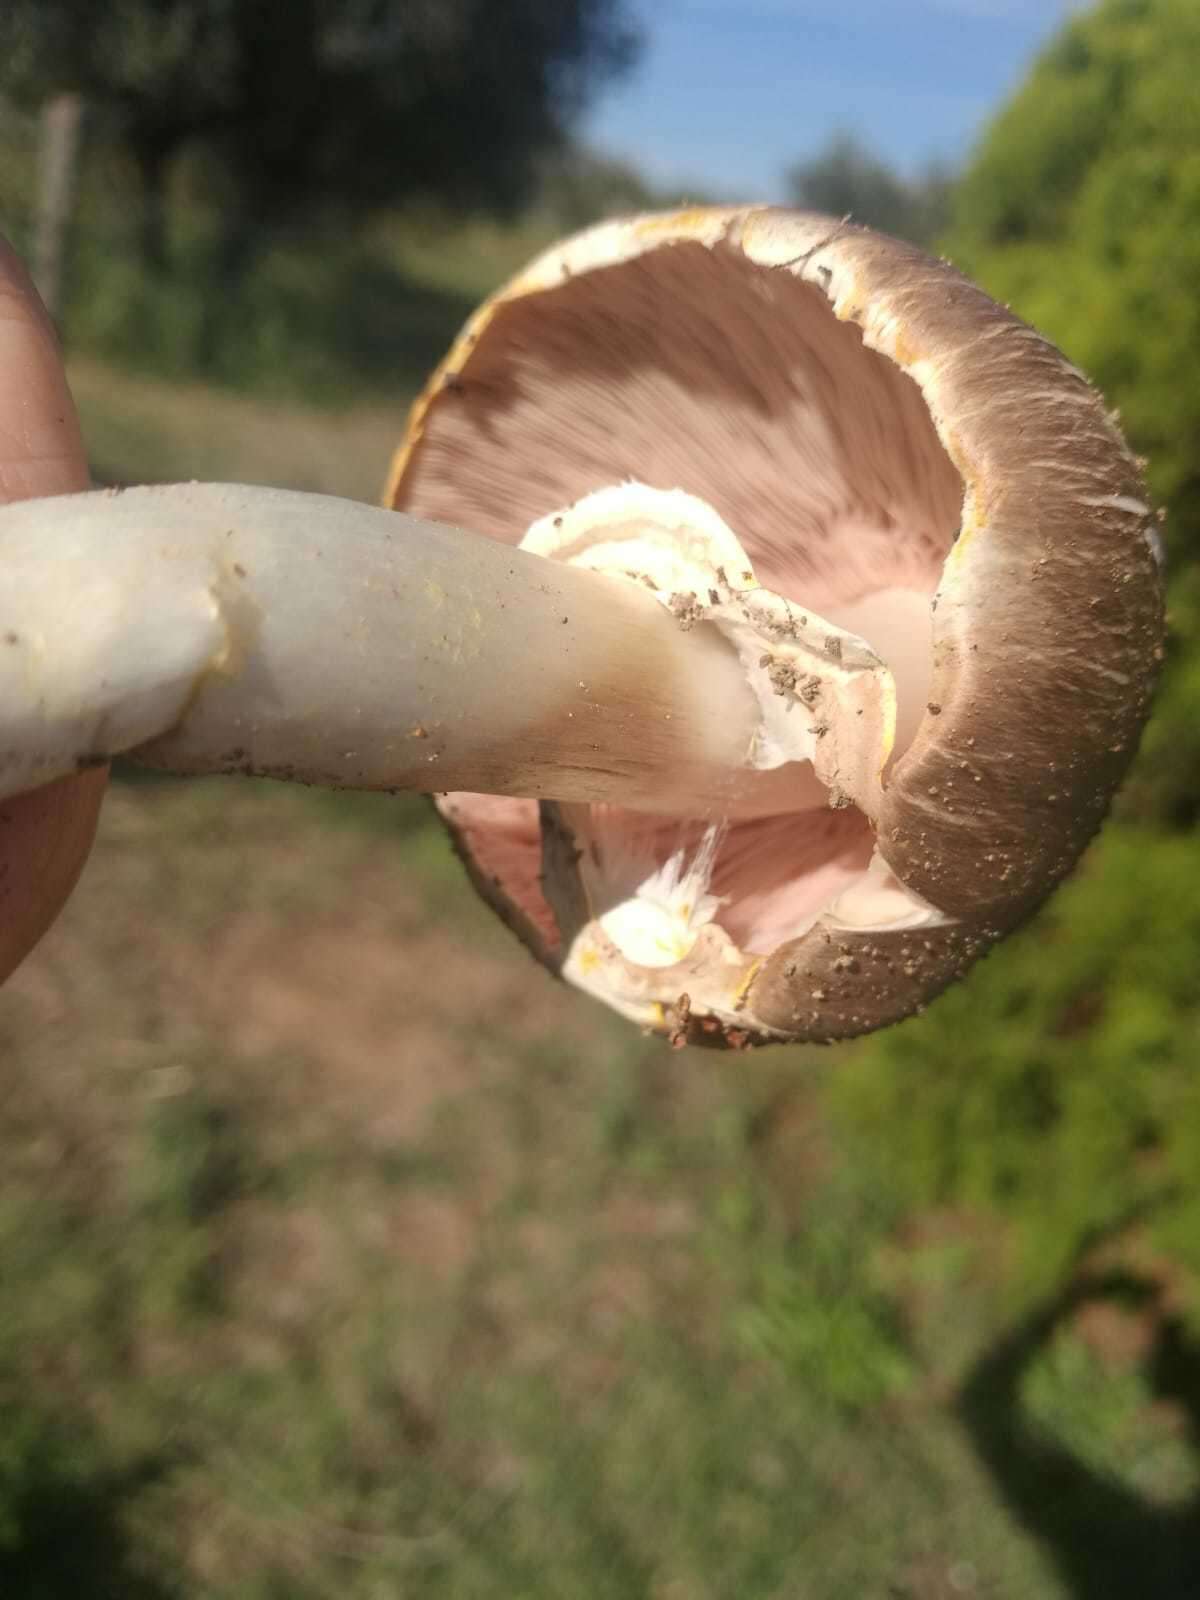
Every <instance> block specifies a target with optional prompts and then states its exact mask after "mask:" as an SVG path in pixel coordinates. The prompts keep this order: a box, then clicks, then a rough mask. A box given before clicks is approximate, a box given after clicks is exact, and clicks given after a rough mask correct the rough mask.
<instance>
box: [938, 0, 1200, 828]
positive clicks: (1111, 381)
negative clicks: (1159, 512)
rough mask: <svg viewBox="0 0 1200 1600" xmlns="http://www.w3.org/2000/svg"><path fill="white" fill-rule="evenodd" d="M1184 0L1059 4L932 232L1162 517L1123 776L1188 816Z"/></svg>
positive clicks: (1192, 132)
mask: <svg viewBox="0 0 1200 1600" xmlns="http://www.w3.org/2000/svg"><path fill="white" fill-rule="evenodd" d="M1198 78H1200V7H1198V6H1197V5H1196V4H1195V0H1104V3H1102V4H1100V5H1098V6H1096V7H1095V8H1094V9H1093V10H1091V11H1089V12H1087V13H1085V14H1082V15H1080V16H1078V17H1076V18H1074V19H1073V20H1072V21H1071V22H1070V23H1069V24H1068V25H1067V26H1066V27H1065V28H1064V29H1063V31H1062V32H1061V34H1060V35H1059V36H1058V38H1057V39H1056V40H1055V41H1054V42H1053V43H1052V44H1051V45H1050V47H1049V48H1048V49H1047V50H1046V51H1045V52H1044V54H1043V55H1042V56H1041V58H1040V59H1039V61H1038V62H1037V64H1036V65H1035V67H1034V69H1033V71H1032V73H1031V74H1030V77H1029V79H1028V81H1027V82H1026V84H1025V85H1024V87H1023V88H1022V89H1021V90H1020V91H1019V92H1018V93H1017V95H1016V96H1015V97H1014V98H1013V100H1012V101H1011V102H1010V103H1009V105H1008V106H1007V107H1006V109H1005V110H1004V111H1003V112H1002V113H1001V115H1000V116H999V117H997V118H996V120H995V121H994V123H993V124H992V126H991V127H990V129H989V130H988V132H987V134H986V136H985V138H984V140H983V142H982V144H981V146H980V149H979V152H978V155H977V157H976V159H975V160H974V162H973V163H972V164H971V166H970V167H969V168H968V169H967V171H966V173H965V174H964V175H963V178H962V180H961V182H960V184H959V186H958V188H957V189H956V192H955V196H954V204H953V215H952V221H951V226H950V229H949V231H948V235H947V240H946V243H947V246H948V248H949V250H950V253H951V254H952V256H953V257H954V258H955V260H957V261H958V262H959V264H960V265H961V266H962V267H963V268H964V269H965V270H966V271H968V272H969V273H971V274H972V276H974V277H977V278H978V279H979V280H980V281H981V282H982V283H983V284H984V285H985V286H986V287H987V288H988V289H989V290H990V292H991V293H992V294H994V295H996V296H997V297H998V298H1000V299H1003V300H1007V301H1009V302H1011V303H1012V305H1013V306H1014V307H1015V308H1016V309H1017V310H1018V311H1019V312H1020V313H1021V314H1022V315H1023V316H1025V317H1027V318H1028V319H1029V321H1031V322H1033V323H1034V324H1036V325H1037V326H1038V327H1040V328H1042V329H1043V330H1044V331H1045V332H1046V333H1047V334H1049V335H1050V337H1051V338H1053V339H1054V340H1055V341H1056V342H1057V343H1059V344H1060V345H1062V347H1063V348H1064V349H1065V350H1066V351H1067V352H1068V354H1070V355H1071V357H1072V359H1074V360H1076V361H1078V362H1079V364H1080V365H1081V366H1082V367H1083V368H1084V369H1085V370H1086V371H1087V372H1088V373H1089V375H1090V376H1091V377H1092V378H1093V379H1094V381H1095V382H1096V383H1097V384H1099V386H1100V387H1101V389H1103V390H1104V392H1105V393H1106V394H1107V396H1108V397H1109V399H1110V400H1111V401H1112V402H1113V403H1114V404H1115V405H1116V406H1117V407H1118V408H1119V410H1120V415H1121V421H1122V425H1123V427H1124V429H1125V431H1126V433H1127V434H1128V436H1129V438H1130V439H1131V441H1132V442H1133V444H1134V445H1135V447H1136V448H1137V449H1138V450H1140V451H1142V452H1144V454H1145V455H1146V457H1147V458H1148V462H1149V475H1150V481H1151V485H1152V487H1153V489H1154V491H1155V493H1156V494H1157V496H1158V497H1159V499H1160V500H1161V502H1162V503H1163V505H1164V506H1165V508H1166V510H1167V513H1168V516H1167V522H1166V530H1165V531H1166V536H1167V544H1168V547H1169V552H1170V557H1171V563H1170V564H1171V568H1172V570H1173V574H1174V577H1173V583H1172V587H1171V592H1170V599H1171V612H1172V620H1173V623H1174V627H1173V634H1172V640H1171V645H1170V659H1169V667H1168V672H1167V674H1166V678H1165V680H1164V686H1163V690H1162V692H1161V694H1160V697H1159V706H1158V715H1157V716H1156V717H1155V719H1154V721H1153V722H1152V724H1151V727H1150V730H1149V733H1148V735H1147V738H1146V741H1145V744H1144V753H1143V759H1142V761H1141V763H1140V765H1139V767H1138V769H1137V773H1136V776H1135V779H1134V782H1133V785H1132V788H1131V790H1130V796H1131V803H1132V804H1134V805H1136V806H1138V807H1141V808H1142V809H1143V810H1144V811H1145V813H1146V814H1147V815H1152V816H1158V817H1162V818H1164V819H1167V820H1172V821H1175V822H1178V823H1180V824H1185V825H1186V824H1190V823H1191V822H1194V821H1195V820H1196V819H1197V817H1200V721H1198V719H1197V717H1196V712H1195V707H1196V704H1197V700H1198V697H1200V562H1197V556H1198V555H1200V382H1198V381H1197V377H1196V374H1197V373H1198V372H1200V293H1198V292H1197V285H1198V284H1200V155H1198V154H1197V152H1198V151H1200V95H1198V94H1197V92H1196V83H1197V79H1198Z"/></svg>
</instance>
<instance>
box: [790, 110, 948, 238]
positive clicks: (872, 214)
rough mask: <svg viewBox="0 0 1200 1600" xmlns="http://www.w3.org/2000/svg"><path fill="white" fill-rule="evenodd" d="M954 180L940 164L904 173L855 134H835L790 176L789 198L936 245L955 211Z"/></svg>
mask: <svg viewBox="0 0 1200 1600" xmlns="http://www.w3.org/2000/svg"><path fill="white" fill-rule="evenodd" d="M953 186H954V179H953V176H952V175H951V173H950V172H948V171H946V170H945V169H943V168H941V167H930V168H929V169H928V171H926V172H925V173H924V174H923V175H922V176H920V177H919V178H914V179H909V178H904V177H902V176H901V175H900V174H899V173H898V172H896V171H895V170H894V169H893V168H892V167H890V166H889V165H888V164H887V162H886V161H883V160H881V159H880V157H879V156H877V155H876V154H875V153H874V152H873V151H872V150H870V149H869V148H868V147H867V146H866V145H865V144H864V143H863V142H862V140H861V139H860V138H859V137H858V136H857V134H854V133H846V132H841V133H835V134H834V135H833V137H832V138H831V139H830V140H829V142H828V143H827V144H826V145H825V147H824V149H823V150H820V151H818V152H817V154H816V155H815V156H812V157H810V158H809V159H808V160H807V161H801V162H798V163H797V164H796V165H795V166H794V167H792V168H791V169H790V170H789V172H788V174H787V188H788V198H789V200H790V201H791V203H792V204H793V205H796V206H800V207H802V208H803V209H805V210H809V211H826V212H828V213H829V214H830V215H831V216H835V217H841V216H849V217H852V218H853V220H854V221H855V222H860V223H862V224H863V225H864V226H866V227H868V228H878V229H879V231H880V232H881V233H890V234H894V235H895V236H896V238H898V239H909V240H911V242H912V243H913V244H919V245H924V246H929V245H931V244H932V243H933V242H934V240H935V239H937V237H938V236H939V235H940V234H941V233H942V231H943V229H944V228H945V226H946V221H947V218H948V216H949V212H950V201H951V194H952V191H953Z"/></svg>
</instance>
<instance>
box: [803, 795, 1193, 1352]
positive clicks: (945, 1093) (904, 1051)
mask: <svg viewBox="0 0 1200 1600" xmlns="http://www.w3.org/2000/svg"><path fill="white" fill-rule="evenodd" d="M1196 874H1197V864H1196V856H1195V843H1194V841H1193V840H1192V839H1190V838H1188V837H1186V836H1182V835H1179V834H1175V833H1165V832H1156V831H1152V830H1151V829H1150V828H1148V827H1140V828H1138V827H1132V826H1129V825H1123V826H1122V825H1117V824H1111V825H1110V827H1109V829H1108V832H1107V833H1106V835H1105V837H1104V839H1103V841H1102V842H1101V843H1100V844H1099V845H1098V846H1097V847H1096V848H1095V849H1094V850H1093V852H1092V854H1091V856H1090V857H1089V858H1088V860H1087V861H1086V863H1085V865H1084V867H1083V868H1082V869H1081V870H1080V872H1079V874H1078V875H1077V877H1076V878H1075V879H1074V880H1073V881H1072V882H1071V883H1070V884H1068V885H1067V886H1066V887H1065V888H1064V889H1062V890H1060V891H1059V893H1058V894H1057V895H1056V896H1055V898H1054V900H1053V901H1052V902H1051V904H1050V906H1049V907H1048V908H1047V909H1046V910H1045V911H1044V912H1043V913H1042V915H1041V916H1040V917H1039V918H1038V919H1037V920H1036V921H1035V922H1034V924H1033V925H1032V926H1031V927H1030V928H1029V929H1027V930H1026V931H1025V932H1024V933H1023V934H1022V935H1021V936H1019V937H1018V938H1016V939H1013V940H1011V941H1010V942H1009V943H1007V944H1006V945H1004V946H1002V947H1001V948H1000V949H999V950H998V951H997V952H996V953H995V954H994V955H992V956H991V957H989V958H988V959H987V960H986V962H985V963H984V965H983V966H982V967H980V968H978V969H977V970H976V971H975V973H974V974H973V975H972V976H971V977H970V979H969V980H968V981H967V982H966V983H964V984H962V985H961V986H959V987H958V988H956V989H954V990H952V991H951V992H950V993H949V994H947V995H946V996H945V997H944V998H943V999H941V1000H939V1001H938V1002H937V1004H936V1005H934V1006H932V1007H931V1008H930V1010H929V1012H928V1013H927V1015H925V1016H924V1017H921V1018H919V1019H917V1020H916V1021H913V1022H909V1023H904V1024H902V1025H901V1026H900V1027H897V1028H894V1029H891V1030H889V1031H887V1032H885V1033H883V1034H880V1035H878V1036H877V1037H876V1038H874V1039H872V1040H871V1041H870V1042H869V1043H867V1044H865V1045H864V1046H862V1047H860V1049H859V1050H858V1051H857V1052H856V1054H855V1056H854V1058H853V1060H852V1061H851V1062H850V1063H849V1064H848V1065H847V1067H846V1069H845V1070H844V1072H843V1073H842V1074H841V1075H840V1076H839V1077H838V1079H837V1080H836V1082H835V1084H834V1085H833V1088H832V1099H833V1104H834V1108H835V1115H836V1116H837V1117H838V1118H839V1120H842V1121H844V1122H845V1124H846V1125H847V1126H849V1127H853V1128H855V1129H857V1130H858V1131H859V1132H860V1134H862V1135H864V1136H865V1137H866V1139H867V1142H868V1145H869V1147H870V1150H871V1160H872V1164H873V1166H874V1168H875V1170H876V1171H877V1173H882V1174H883V1175H884V1176H885V1178H886V1181H887V1182H888V1184H889V1185H890V1186H892V1187H893V1188H894V1190H895V1192H896V1194H897V1195H898V1196H902V1197H903V1200H902V1203H903V1204H904V1205H906V1206H910V1207H913V1208H915V1209H925V1208H928V1207H937V1206H945V1205H948V1204H949V1205H954V1206H959V1207H962V1208H963V1209H964V1210H966V1211H968V1212H974V1213H985V1214H986V1213H989V1212H990V1213H992V1214H997V1215H999V1216H1002V1217H1003V1218H1004V1220H1005V1222H1006V1223H1007V1224H1008V1225H1009V1226H1010V1228H1011V1230H1012V1236H1011V1240H1010V1250H1011V1254H1010V1256H1009V1260H1008V1270H1009V1272H1010V1273H1011V1278H1010V1286H1011V1287H1012V1289H1013V1290H1014V1292H1016V1293H1017V1294H1018V1295H1020V1296H1021V1297H1028V1296H1029V1295H1032V1294H1040V1293H1045V1292H1047V1291H1048V1290H1049V1289H1050V1288H1051V1287H1052V1286H1053V1285H1054V1283H1056V1282H1057V1281H1058V1279H1059V1278H1060V1277H1061V1275H1062V1274H1063V1273H1064V1272H1065V1271H1066V1270H1067V1269H1068V1268H1069V1267H1070V1266H1071V1263H1072V1262H1073V1261H1074V1259H1075V1258H1076V1256H1077V1255H1078V1254H1079V1253H1080V1251H1081V1250H1082V1249H1084V1248H1085V1247H1086V1245H1087V1244H1088V1242H1089V1240H1091V1239H1092V1238H1093V1236H1095V1235H1096V1234H1097V1233H1100V1232H1104V1231H1105V1230H1113V1229H1119V1228H1120V1227H1122V1226H1125V1225H1128V1224H1132V1223H1133V1222H1135V1221H1144V1223H1145V1226H1146V1228H1147V1230H1148V1236H1149V1237H1150V1238H1151V1239H1152V1240H1154V1241H1155V1242H1156V1243H1157V1244H1158V1245H1159V1246H1161V1248H1162V1249H1163V1250H1164V1251H1166V1252H1167V1253H1168V1254H1169V1255H1170V1257H1171V1258H1172V1259H1173V1260H1174V1261H1176V1262H1177V1263H1178V1265H1179V1266H1180V1267H1182V1268H1184V1269H1186V1271H1187V1273H1188V1274H1189V1279H1188V1281H1189V1285H1190V1293H1191V1294H1192V1296H1193V1300H1192V1306H1193V1311H1194V1313H1195V1315H1196V1325H1197V1328H1198V1329H1200V1298H1196V1291H1197V1288H1198V1287H1200V1186H1198V1185H1197V1183H1196V1173H1197V1172H1198V1171H1200V1075H1198V1074H1197V1072H1196V1063H1197V1061H1200V894H1196V893H1194V892H1190V893H1189V888H1190V886H1192V885H1194V883H1195V880H1196Z"/></svg>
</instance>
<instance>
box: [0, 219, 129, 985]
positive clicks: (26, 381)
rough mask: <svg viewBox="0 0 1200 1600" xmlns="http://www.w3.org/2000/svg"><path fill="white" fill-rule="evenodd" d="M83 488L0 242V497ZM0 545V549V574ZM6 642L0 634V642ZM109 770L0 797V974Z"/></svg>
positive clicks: (41, 919) (43, 325)
mask: <svg viewBox="0 0 1200 1600" xmlns="http://www.w3.org/2000/svg"><path fill="white" fill-rule="evenodd" d="M87 487H88V472H87V460H86V457H85V456H84V451H83V441H82V439H81V436H80V432H79V420H78V418H77V416H76V414H75V406H74V402H73V401H72V399H71V394H70V391H69V389H68V388H67V380H66V374H65V373H64V372H63V366H62V358H61V356H60V354H59V349H58V340H57V337H56V335H55V332H54V328H53V325H52V324H51V321H50V318H49V317H48V316H47V314H46V310H45V308H44V307H43V305H42V303H41V301H40V300H39V298H38V295H37V291H36V290H35V289H34V287H33V284H32V282H31V281H30V278H29V275H28V273H27V272H26V271H25V268H24V267H23V266H22V264H21V262H20V260H19V258H18V257H17V256H16V254H15V253H14V252H13V250H11V249H10V248H9V246H8V245H7V244H5V243H4V241H3V240H0V503H3V502H5V501H9V500H22V499H26V498H29V497H32V496H35V495H54V494H69V493H71V492H73V491H75V490H79V489H86V488H87ZM3 569H4V551H3V548H2V547H0V581H3ZM4 647H5V641H4V640H3V639H0V650H3V649H4ZM106 779H107V769H106V768H98V769H97V770H95V771H93V772H86V773H82V774H80V775H79V776H78V777H74V778H62V779H60V780H58V781H57V782H55V783H49V784H46V785H45V787H43V788H41V789H36V790H34V791H33V792H32V793H29V794H23V795H16V796H14V797H12V798H10V799H8V800H3V801H0V982H3V980H4V979H5V978H6V977H7V976H8V974H9V973H10V972H11V971H12V970H13V968H14V967H15V966H16V965H17V964H18V962H20V961H21V960H22V959H23V958H24V956H25V955H26V954H27V953H28V952H29V951H30V950H31V949H32V948H33V946H34V945H35V944H36V943H37V941H38V940H39V939H40V938H41V936H42V934H43V933H45V931H46V929H47V928H48V927H49V926H50V924H51V923H52V922H53V921H54V919H55V917H56V916H57V915H58V913H59V911H60V909H61V908H62V905H63V902H64V901H65V900H66V898H67V896H68V895H69V894H70V892H71V890H72V888H73V887H74V885H75V881H76V879H77V878H78V877H79V873H80V871H81V870H82V867H83V864H84V862H85V861H86V860H87V855H88V851H89V850H90V849H91V847H92V839H93V837H94V835H95V831H96V818H97V815H98V813H99V810H100V801H101V798H102V796H103V793H104V784H105V781H106Z"/></svg>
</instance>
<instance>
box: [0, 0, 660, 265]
mask: <svg viewBox="0 0 1200 1600" xmlns="http://www.w3.org/2000/svg"><path fill="white" fill-rule="evenodd" d="M636 46H637V35H636V33H635V31H634V29H633V26H632V23H631V21H630V19H629V17H628V16H627V14H626V12H625V9H624V5H623V0H238V3H236V4H231V3H230V0H106V3H105V4H104V5H103V6H100V7H97V6H96V5H95V4H93V3H92V0H5V4H4V7H3V8H2V9H0V93H7V94H9V95H10V96H12V97H13V98H14V99H15V100H17V101H19V102H20V103H22V104H24V105H26V106H28V107H32V106H36V105H37V104H38V103H39V102H41V101H42V100H44V99H46V98H47V97H48V96H50V95H52V94H55V93H57V92H61V91H76V92H79V93H81V94H83V95H84V96H85V97H87V99H88V100H89V101H90V102H91V103H92V105H93V106H94V108H95V110H96V112H97V113H98V114H99V116H100V118H101V120H102V122H103V125H104V127H105V129H106V131H107V132H108V134H109V135H110V136H111V137H112V138H114V139H115V140H116V141H117V142H118V143H119V144H120V145H121V147H122V148H123V149H124V150H125V151H127V153H128V154H129V156H130V157H131V159H132V161H133V164H134V166H135V168H136V171H137V174H138V178H139V181H140V186H141V210H142V218H141V220H142V227H141V234H140V237H141V243H142V254H143V261H144V264H145V265H147V266H153V267H157V268H160V269H161V268H162V267H165V266H166V265H167V264H168V260H169V250H168V228H167V218H166V214H165V208H166V204H167V200H168V194H169V183H170V178H171V173H172V169H173V167H174V165H175V163H176V162H177V161H178V159H179V157H180V155H181V154H182V153H183V152H184V151H185V150H191V151H193V152H194V151H197V150H199V151H202V152H204V153H205V155H206V156H207V157H208V158H209V160H208V162H207V165H206V167H205V169H204V170H205V175H206V178H207V180H208V183H209V186H210V188H211V189H212V190H213V192H214V194H215V196H216V198H217V200H218V202H219V206H220V212H221V216H222V221H223V240H222V246H223V248H222V258H223V265H224V268H225V275H226V276H227V277H228V276H231V275H232V274H233V272H234V270H236V269H240V268H241V267H242V266H243V265H244V263H245V261H246V260H247V259H248V258H249V257H250V256H251V255H252V254H253V250H254V247H255V243H256V241H257V240H258V238H259V237H260V236H261V235H260V231H259V230H261V228H262V227H263V225H264V224H271V225H279V224H280V223H283V222H289V223H295V222H296V221H297V220H300V221H308V220H309V219H310V218H311V216H312V214H313V213H314V212H316V211H323V212H325V213H329V212H332V213H334V214H336V215H340V216H361V215H362V214H364V213H365V212H367V211H369V210H371V209H374V208H378V207H380V206H394V205H397V204H399V203H402V202H404V201H407V200H411V199H413V198H414V197H420V196H425V197H428V196H436V197H437V199H438V201H439V203H442V204H447V203H448V204H451V205H456V206H459V207H470V208H475V209H487V210H492V211H498V212H508V213H511V212H512V211H513V210H514V209H515V208H516V207H517V206H519V205H520V204H522V203H523V202H525V201H527V200H528V199H529V197H530V194H531V192H532V189H533V185H534V179H535V176H536V169H537V162H538V159H539V158H540V157H542V156H543V155H544V154H545V153H546V152H547V151H549V150H552V149H554V148H556V147H558V146H559V145H560V144H561V143H562V141H563V138H564V136H565V134H566V132H567V130H568V128H569V127H570V125H571V123H572V122H573V120H574V119H575V117H576V116H577V115H578V113H579V111H580V110H581V109H582V108H583V106H584V105H585V104H586V103H587V101H588V99H589V97H590V96H591V94H592V93H594V91H595V89H596V88H597V87H598V86H599V85H600V84H602V83H603V82H604V81H605V80H606V79H608V78H610V77H611V76H613V75H614V74H616V73H619V72H620V71H622V70H623V69H624V68H626V67H627V66H628V65H629V64H630V63H631V62H632V60H633V59H634V55H635V52H636Z"/></svg>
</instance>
